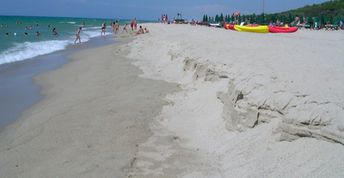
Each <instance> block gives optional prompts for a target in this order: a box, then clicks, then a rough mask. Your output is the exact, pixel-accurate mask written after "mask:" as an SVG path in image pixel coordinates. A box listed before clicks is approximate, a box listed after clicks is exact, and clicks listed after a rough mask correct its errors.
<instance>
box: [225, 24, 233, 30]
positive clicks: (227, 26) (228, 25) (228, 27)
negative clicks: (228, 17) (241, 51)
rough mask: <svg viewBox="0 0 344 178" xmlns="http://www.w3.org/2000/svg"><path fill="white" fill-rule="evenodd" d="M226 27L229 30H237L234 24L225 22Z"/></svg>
mask: <svg viewBox="0 0 344 178" xmlns="http://www.w3.org/2000/svg"><path fill="white" fill-rule="evenodd" d="M224 27H225V29H227V30H235V29H234V24H230V23H225V25H224Z"/></svg>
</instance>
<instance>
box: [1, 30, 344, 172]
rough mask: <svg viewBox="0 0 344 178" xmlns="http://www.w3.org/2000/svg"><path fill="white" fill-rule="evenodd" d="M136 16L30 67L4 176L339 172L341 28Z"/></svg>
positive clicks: (4, 150) (343, 104) (343, 94)
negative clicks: (125, 31) (113, 33)
mask: <svg viewBox="0 0 344 178" xmlns="http://www.w3.org/2000/svg"><path fill="white" fill-rule="evenodd" d="M145 26H148V29H149V30H150V33H149V34H145V35H140V36H138V37H137V38H136V39H135V40H134V41H132V42H130V43H129V44H128V45H124V46H122V47H121V48H115V47H113V46H109V47H106V48H100V49H95V50H90V51H88V52H84V53H81V54H78V55H76V56H74V58H75V60H73V62H72V63H71V64H68V65H66V66H65V67H63V68H62V69H59V70H57V71H54V72H51V73H49V74H47V75H43V76H40V77H39V78H38V83H39V84H41V85H42V86H43V93H44V94H45V96H46V97H45V99H44V100H43V101H42V102H40V103H38V104H37V105H36V106H35V107H33V108H32V109H30V110H28V111H27V112H26V113H25V114H24V116H23V118H22V119H21V120H20V121H19V122H17V123H16V124H14V125H13V126H11V127H9V128H8V129H7V130H6V132H4V133H2V134H1V135H0V172H1V177H17V176H18V177H124V176H129V177H139V178H141V177H147V178H152V177H158V178H160V177H197V178H199V177H344V145H343V144H344V139H343V138H344V124H343V123H344V121H343V116H344V114H343V113H344V82H343V81H344V75H343V71H344V60H343V56H344V50H342V46H343V39H344V33H343V32H342V31H340V32H323V31H313V32H312V31H300V32H297V33H294V34H252V33H239V32H234V31H226V30H223V29H215V28H208V27H199V26H189V25H162V24H146V25H145ZM126 50H129V53H128V54H126V52H125V51H126ZM123 51H124V52H123ZM119 54H121V55H123V54H126V58H127V59H128V60H123V59H119V58H122V57H119V58H118V55H119ZM130 62H132V63H133V64H135V65H136V66H138V67H139V68H140V69H141V70H142V71H143V73H142V74H139V73H138V72H137V71H136V69H135V68H133V67H131V66H130V65H129V63H130ZM137 75H140V77H141V78H139V77H137ZM143 78H148V79H158V80H164V81H168V82H171V83H177V84H178V86H179V87H180V88H181V90H178V91H176V90H175V86H174V85H172V84H167V83H164V82H161V81H160V82H159V81H152V80H148V79H147V80H146V79H143ZM173 91H174V92H173ZM167 93H169V94H168V95H167V96H166V94H167ZM162 97H164V102H163V101H162V100H161V98H162ZM163 103H165V105H164V106H162V105H163ZM159 111H160V112H159Z"/></svg>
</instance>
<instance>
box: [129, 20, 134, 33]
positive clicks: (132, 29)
mask: <svg viewBox="0 0 344 178" xmlns="http://www.w3.org/2000/svg"><path fill="white" fill-rule="evenodd" d="M130 27H131V31H134V20H132V21H131V23H130Z"/></svg>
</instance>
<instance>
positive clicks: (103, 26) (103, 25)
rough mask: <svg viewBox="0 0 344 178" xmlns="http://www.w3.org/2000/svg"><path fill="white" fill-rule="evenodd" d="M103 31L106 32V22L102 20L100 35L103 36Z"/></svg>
mask: <svg viewBox="0 0 344 178" xmlns="http://www.w3.org/2000/svg"><path fill="white" fill-rule="evenodd" d="M105 32H106V23H105V22H104V23H103V24H102V31H101V33H100V36H103V35H104V36H105Z"/></svg>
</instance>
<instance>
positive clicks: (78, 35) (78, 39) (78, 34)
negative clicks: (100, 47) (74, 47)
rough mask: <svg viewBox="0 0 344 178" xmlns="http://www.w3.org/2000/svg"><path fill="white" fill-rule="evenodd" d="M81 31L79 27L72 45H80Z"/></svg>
mask: <svg viewBox="0 0 344 178" xmlns="http://www.w3.org/2000/svg"><path fill="white" fill-rule="evenodd" d="M81 30H82V27H79V28H78V31H77V32H76V34H75V36H76V38H75V41H74V44H76V42H77V41H79V43H81V38H80V33H81Z"/></svg>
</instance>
